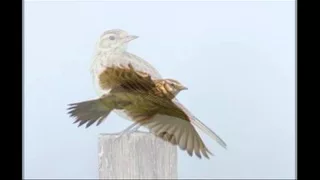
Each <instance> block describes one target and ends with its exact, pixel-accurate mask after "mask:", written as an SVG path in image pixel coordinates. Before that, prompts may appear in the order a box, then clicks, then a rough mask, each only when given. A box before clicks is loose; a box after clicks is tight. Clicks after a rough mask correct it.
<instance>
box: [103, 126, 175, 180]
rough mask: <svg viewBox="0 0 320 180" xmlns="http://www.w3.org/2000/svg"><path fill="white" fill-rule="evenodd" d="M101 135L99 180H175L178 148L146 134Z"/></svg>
mask: <svg viewBox="0 0 320 180" xmlns="http://www.w3.org/2000/svg"><path fill="white" fill-rule="evenodd" d="M117 137H118V135H116V134H100V137H99V151H100V152H99V178H100V179H124V178H127V179H176V178H177V174H178V173H177V171H178V170H177V147H176V146H173V145H171V144H170V143H168V142H165V141H163V140H161V139H160V138H157V137H155V136H154V135H152V134H151V133H147V132H140V131H138V132H134V133H131V134H124V135H123V136H122V137H120V138H118V139H117Z"/></svg>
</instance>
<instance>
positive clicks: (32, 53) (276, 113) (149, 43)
mask: <svg viewBox="0 0 320 180" xmlns="http://www.w3.org/2000/svg"><path fill="white" fill-rule="evenodd" d="M24 13H25V15H24V20H25V22H24V23H25V26H24V27H25V33H24V37H25V40H24V53H25V59H24V98H25V99H24V178H29V179H33V178H51V179H53V178H98V155H97V154H98V135H99V133H113V132H119V131H120V130H122V129H124V128H125V127H127V126H128V125H130V123H129V121H127V120H124V119H122V118H120V117H118V116H117V115H116V114H111V116H109V117H108V119H107V121H106V122H104V123H103V124H101V126H99V127H96V126H93V127H91V128H88V129H85V128H78V127H77V126H76V125H74V124H72V122H73V121H74V119H71V118H69V116H68V115H67V114H66V107H67V104H69V103H72V102H78V101H83V100H86V99H90V98H94V97H96V96H97V95H96V94H95V91H94V89H93V84H92V81H91V75H90V72H89V68H90V65H91V57H92V55H93V49H94V45H95V42H96V40H97V39H98V37H99V36H100V34H101V33H102V32H103V31H105V30H108V29H114V28H120V29H124V30H126V31H128V32H129V33H130V34H134V35H138V36H140V38H138V39H136V40H134V41H132V42H131V43H130V44H129V49H128V50H129V51H130V52H132V53H134V54H136V55H138V56H140V57H142V58H144V59H145V60H147V61H148V62H150V63H151V64H152V65H153V66H154V67H155V68H157V69H158V70H159V72H160V73H161V75H162V76H163V77H170V78H174V79H177V80H179V81H180V82H182V83H183V84H185V85H186V86H187V87H188V88H189V89H188V90H187V91H184V92H181V93H180V94H179V95H178V99H179V100H180V101H181V102H182V103H183V104H184V105H185V106H186V107H187V108H188V109H189V110H190V111H191V112H192V113H193V114H194V115H195V116H197V117H198V118H199V119H201V121H202V122H204V123H205V124H207V125H208V126H209V127H211V128H212V129H213V130H214V131H215V132H217V133H218V134H219V135H220V136H221V137H222V138H223V139H224V140H225V141H226V143H227V144H228V150H225V149H223V148H221V147H219V145H218V144H217V143H215V142H214V141H213V140H212V139H210V138H209V137H208V136H206V135H205V134H203V133H201V132H200V135H201V136H202V138H203V140H204V141H205V143H206V144H207V146H208V148H209V149H210V150H211V151H212V152H213V153H214V154H215V156H214V157H212V158H211V159H210V160H206V159H202V160H199V159H197V158H196V157H189V156H188V154H187V153H186V152H184V151H180V150H178V156H179V157H178V165H179V166H178V175H179V178H291V179H292V178H295V105H294V103H295V91H294V88H295V2H294V1H278V2H268V1H260V2H253V1H216V2H26V3H25V10H24Z"/></svg>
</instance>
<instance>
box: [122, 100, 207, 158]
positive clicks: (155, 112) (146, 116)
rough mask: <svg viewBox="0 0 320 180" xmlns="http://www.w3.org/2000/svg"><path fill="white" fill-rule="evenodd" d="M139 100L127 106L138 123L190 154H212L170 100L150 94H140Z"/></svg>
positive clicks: (183, 113)
mask: <svg viewBox="0 0 320 180" xmlns="http://www.w3.org/2000/svg"><path fill="white" fill-rule="evenodd" d="M141 99H143V100H141V101H140V102H143V103H139V102H137V103H135V105H134V106H132V107H128V108H127V113H128V114H129V115H130V116H131V117H132V118H133V119H134V120H136V121H135V122H136V123H137V124H140V125H142V126H144V127H146V128H148V129H150V131H151V132H152V133H153V134H154V135H156V136H157V137H160V138H162V139H163V140H165V141H168V142H170V143H171V144H173V145H177V146H179V147H180V149H182V150H186V151H187V152H188V154H189V155H190V156H192V155H193V153H194V154H195V155H197V156H198V157H199V158H201V157H202V155H203V156H205V157H207V158H209V156H208V154H212V153H211V152H210V151H209V150H208V149H207V147H206V146H205V144H204V143H203V141H202V139H201V137H200V136H199V134H198V132H197V131H196V129H195V128H194V127H193V125H192V124H191V122H190V120H189V118H188V116H187V114H186V113H185V112H184V111H183V110H182V109H180V108H179V107H178V106H177V105H175V104H174V103H173V102H172V101H171V100H169V99H166V98H161V97H156V96H153V95H151V94H149V95H146V94H144V95H141Z"/></svg>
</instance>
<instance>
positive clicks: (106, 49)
mask: <svg viewBox="0 0 320 180" xmlns="http://www.w3.org/2000/svg"><path fill="white" fill-rule="evenodd" d="M137 38H138V36H135V35H130V34H128V33H127V32H126V31H124V30H121V29H112V30H107V31H105V32H104V33H103V34H102V35H101V36H100V38H99V39H98V41H97V43H96V48H95V53H94V56H93V63H92V66H91V74H92V77H93V82H94V85H95V88H96V92H97V94H98V95H99V96H100V98H99V99H97V100H92V101H87V102H83V103H78V104H73V105H72V106H73V108H71V109H72V111H73V113H74V114H75V113H76V114H77V116H78V117H81V118H79V119H78V121H77V122H79V125H82V124H85V123H87V126H90V125H91V124H93V123H94V122H97V124H100V123H101V122H102V121H103V119H104V118H105V117H106V116H107V115H108V114H109V113H110V112H109V111H111V110H110V109H106V106H101V103H102V102H103V101H102V99H103V98H104V97H108V96H107V95H109V94H112V92H115V89H116V88H117V89H118V90H120V89H127V90H126V91H125V93H126V94H127V95H126V96H127V97H129V96H130V95H128V94H130V93H128V89H132V87H136V85H137V84H140V83H137V82H139V81H140V80H142V79H143V82H144V81H146V82H150V79H151V80H152V81H153V83H151V84H155V87H156V88H154V86H153V88H151V89H153V90H152V91H153V92H152V93H151V94H152V95H150V92H151V91H150V88H149V93H147V91H146V89H145V88H144V86H141V84H140V86H138V87H139V88H140V91H139V93H136V95H135V96H137V97H139V96H140V98H141V94H143V93H141V90H143V92H144V96H145V95H146V94H148V96H145V98H146V99H147V98H148V97H149V99H147V100H148V101H149V102H153V101H151V100H150V97H154V96H157V98H156V99H160V100H159V102H157V101H156V102H157V103H156V104H157V106H159V105H161V104H162V103H168V102H169V101H168V100H164V98H159V97H160V96H161V95H162V96H166V98H169V99H171V103H173V104H174V105H175V106H174V109H176V110H175V111H174V112H175V113H177V114H179V115H182V114H184V115H186V117H185V119H183V118H180V116H179V117H176V116H170V115H171V114H170V115H168V112H166V113H167V114H165V113H164V114H161V115H160V114H159V113H158V114H156V115H154V116H153V117H152V118H151V119H150V120H149V122H150V123H151V122H154V123H162V124H163V125H164V124H166V125H165V127H162V126H156V124H151V125H150V123H149V126H150V128H151V129H152V128H153V129H154V130H157V129H158V128H160V129H163V130H164V129H166V132H163V133H158V136H159V137H160V138H162V139H164V140H166V139H168V140H170V142H171V143H173V144H176V143H178V144H179V146H180V147H181V148H188V147H192V145H193V146H195V148H194V152H195V154H196V155H197V153H198V152H200V151H201V150H200V148H201V144H203V143H199V141H195V142H194V143H192V145H191V142H193V141H194V140H198V138H199V139H200V137H199V135H198V133H197V132H196V131H195V130H194V128H193V126H194V127H196V128H199V129H200V130H201V131H202V132H204V133H206V134H207V135H208V136H210V137H211V138H212V139H214V140H216V141H217V142H218V143H219V144H220V145H221V146H222V147H224V148H226V143H225V142H224V141H223V140H222V139H221V138H220V137H219V136H218V135H217V134H216V133H215V132H214V131H212V130H211V129H210V128H209V127H207V126H206V125H205V124H204V123H202V122H201V121H200V120H199V119H198V118H196V117H195V116H194V115H193V114H192V113H191V112H190V111H189V110H188V109H187V108H186V107H185V106H184V105H183V104H181V103H180V102H179V101H178V99H177V98H176V97H175V95H176V94H177V93H178V92H179V91H180V90H178V89H179V88H178V89H176V86H175V85H177V84H179V83H177V82H176V81H172V80H168V79H167V80H164V79H162V77H161V75H160V73H159V72H158V71H157V70H156V69H155V68H154V67H153V66H152V65H151V64H150V63H149V62H147V61H145V60H144V59H142V58H140V57H139V56H137V55H134V54H132V53H130V52H128V51H127V46H128V43H129V42H131V41H132V40H134V39H137ZM128 64H130V65H131V66H132V67H133V68H134V70H135V72H136V74H135V75H134V73H131V76H136V77H139V76H141V77H143V78H142V79H140V80H138V79H139V78H138V79H136V80H134V81H132V80H133V79H134V78H132V77H130V78H128V77H127V76H121V77H126V78H124V79H131V81H130V82H136V83H134V86H132V84H130V83H129V84H130V85H129V84H127V83H126V82H127V81H125V82H124V81H123V80H124V79H121V78H120V79H119V76H118V75H119V74H116V72H115V71H117V70H116V69H117V68H121V67H123V66H124V65H128ZM110 72H115V74H113V73H110ZM117 73H120V72H117ZM128 75H129V74H128ZM137 75H138V76H137ZM149 85H150V84H149ZM119 87H121V88H119ZM170 91H171V92H170ZM125 93H122V95H121V93H120V94H118V96H123V95H124V94H125ZM131 96H132V94H131ZM109 102H110V99H109ZM111 102H113V103H114V102H115V101H111ZM160 102H161V103H160ZM171 103H170V106H172V104H171ZM75 107H76V108H75ZM149 108H150V107H149ZM113 111H114V112H115V113H116V114H118V115H119V116H121V117H123V118H125V119H128V120H131V121H133V122H134V123H133V125H135V124H139V123H136V122H138V121H136V120H135V119H134V114H135V113H136V112H130V111H127V110H126V108H123V109H117V108H115V109H113ZM181 111H182V112H183V113H181ZM88 112H92V113H89V114H88ZM172 112H173V111H172V110H171V111H170V113H172ZM178 112H179V113H178ZM79 113H80V114H79ZM140 115H141V114H140ZM140 118H141V117H140ZM89 119H91V121H90V120H89ZM94 119H95V120H94ZM139 122H140V121H139ZM176 122H179V123H177V124H176ZM140 124H141V123H140ZM147 125H148V124H145V127H147ZM153 125H154V126H155V127H153ZM172 125H173V126H172ZM183 125H185V127H184V126H183ZM192 125H193V126H192ZM130 127H132V126H130ZM130 127H129V128H127V129H130ZM189 127H192V128H189ZM150 128H149V129H150ZM167 128H169V129H167ZM176 128H180V129H178V131H175V129H176ZM180 130H181V131H180ZM187 130H189V131H187ZM157 132H158V131H157ZM171 132H172V133H171ZM190 132H191V133H190ZM193 132H195V133H193ZM169 133H171V134H169ZM188 133H189V134H188ZM195 134H196V135H195ZM173 135H175V136H177V137H178V138H179V137H181V138H179V139H177V138H175V139H172V137H171V136H173ZM192 135H194V136H192ZM192 137H193V138H192ZM186 139H187V140H186ZM178 140H179V141H178ZM200 140H201V139H200ZM189 141H190V142H189ZM201 142H202V141H201ZM189 149H190V148H189ZM191 149H192V148H191ZM201 149H202V150H203V151H204V152H206V151H207V150H204V149H206V148H204V147H202V148H201ZM198 150H199V151H198ZM189 152H191V150H189ZM205 154H206V153H205ZM205 154H204V155H205ZM205 156H206V155H205Z"/></svg>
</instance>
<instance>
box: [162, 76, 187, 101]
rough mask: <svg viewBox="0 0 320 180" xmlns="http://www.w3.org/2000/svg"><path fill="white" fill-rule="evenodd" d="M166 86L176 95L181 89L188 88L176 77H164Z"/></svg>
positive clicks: (168, 90)
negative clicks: (175, 78)
mask: <svg viewBox="0 0 320 180" xmlns="http://www.w3.org/2000/svg"><path fill="white" fill-rule="evenodd" d="M163 85H164V88H165V89H166V90H167V92H169V93H170V94H172V95H173V97H175V96H176V95H177V94H178V93H179V92H180V91H182V90H187V89H188V88H187V87H185V86H184V85H182V84H181V83H180V82H179V81H177V80H174V79H164V81H163Z"/></svg>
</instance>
